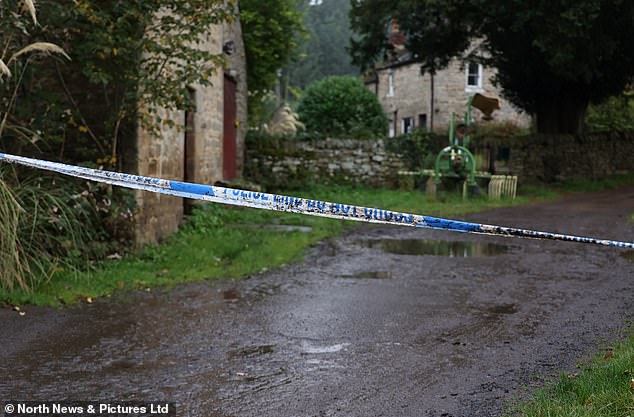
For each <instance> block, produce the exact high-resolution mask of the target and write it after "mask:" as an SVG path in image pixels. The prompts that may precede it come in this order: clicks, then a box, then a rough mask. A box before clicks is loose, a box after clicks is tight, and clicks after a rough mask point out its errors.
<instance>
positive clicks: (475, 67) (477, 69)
mask: <svg viewBox="0 0 634 417" xmlns="http://www.w3.org/2000/svg"><path fill="white" fill-rule="evenodd" d="M481 89H482V64H477V63H475V62H469V64H468V65H467V86H466V88H465V90H467V91H473V90H481Z"/></svg>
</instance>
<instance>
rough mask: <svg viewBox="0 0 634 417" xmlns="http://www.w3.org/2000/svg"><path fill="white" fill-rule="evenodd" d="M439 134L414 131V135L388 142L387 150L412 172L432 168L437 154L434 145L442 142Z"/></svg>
mask: <svg viewBox="0 0 634 417" xmlns="http://www.w3.org/2000/svg"><path fill="white" fill-rule="evenodd" d="M443 139H444V138H439V137H438V135H437V134H435V133H432V132H429V131H427V130H424V129H414V131H413V132H412V133H408V134H405V135H401V136H397V137H395V138H391V139H389V140H386V142H385V144H386V148H387V150H389V151H390V152H393V153H395V154H397V155H399V156H400V157H401V158H402V159H403V160H404V161H405V162H406V163H407V168H408V169H409V170H410V171H418V170H420V169H425V168H432V167H433V165H434V159H435V158H436V152H435V151H434V148H435V146H434V144H435V143H437V142H439V141H442V140H443Z"/></svg>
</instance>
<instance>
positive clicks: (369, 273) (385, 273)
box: [337, 271, 392, 279]
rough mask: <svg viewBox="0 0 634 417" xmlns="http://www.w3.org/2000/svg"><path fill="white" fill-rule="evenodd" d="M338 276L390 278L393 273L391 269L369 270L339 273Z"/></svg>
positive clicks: (349, 277) (347, 277) (346, 277)
mask: <svg viewBox="0 0 634 417" xmlns="http://www.w3.org/2000/svg"><path fill="white" fill-rule="evenodd" d="M337 278H344V279H390V278H392V273H391V272H390V271H367V272H360V273H358V274H349V275H337Z"/></svg>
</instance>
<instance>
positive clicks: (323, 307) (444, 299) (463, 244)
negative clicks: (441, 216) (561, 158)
mask: <svg viewBox="0 0 634 417" xmlns="http://www.w3.org/2000/svg"><path fill="white" fill-rule="evenodd" d="M632 211H634V188H632V187H631V188H627V189H621V190H619V191H610V192H603V193H596V194H590V195H585V196H573V197H569V198H567V199H564V200H562V201H560V202H557V203H551V204H541V205H535V206H530V207H524V208H516V209H502V210H496V211H491V212H487V213H482V214H479V215H475V216H471V217H470V219H473V220H478V221H483V222H487V223H491V224H502V225H509V226H517V227H528V228H537V229H541V230H548V231H555V232H564V233H576V234H580V235H590V236H597V237H605V238H613V239H620V240H626V241H632V240H634V233H633V232H634V225H632V224H630V223H629V222H628V219H627V215H628V213H630V212H632ZM421 239H431V240H436V241H434V242H422V241H420V240H421ZM438 240H440V241H438ZM430 253H434V255H430ZM625 253H628V252H626V251H625V250H619V249H613V248H604V247H594V246H587V245H582V244H576V243H561V242H559V243H558V242H550V241H537V240H525V239H508V238H507V239H505V238H493V237H486V236H473V235H464V234H457V233H448V232H436V231H433V232H432V231H424V230H411V229H408V228H398V227H369V226H368V227H366V226H364V227H360V228H358V229H356V230H355V231H353V232H351V233H350V234H348V235H347V236H345V237H344V238H341V239H338V240H336V241H333V242H326V243H323V244H320V245H319V246H318V247H316V248H315V249H313V250H312V252H311V254H310V255H309V256H308V257H307V260H306V262H304V263H303V264H300V265H294V266H290V267H286V268H283V269H280V270H276V271H272V272H270V273H266V274H261V275H258V276H255V277H252V278H250V279H247V280H244V281H240V282H219V283H218V282H216V283H208V284H197V285H185V286H181V287H179V288H178V289H176V290H173V291H170V292H158V291H155V292H151V293H138V294H130V295H126V296H122V297H120V299H118V300H115V301H111V300H99V301H98V302H96V303H95V304H92V305H86V306H82V307H79V308H74V309H67V310H64V311H54V310H49V309H39V308H27V315H26V316H25V317H20V316H18V315H17V314H16V313H15V312H12V311H9V310H2V311H0V329H2V340H3V342H2V346H3V349H2V352H0V359H1V360H0V375H2V378H0V399H9V398H13V399H23V400H35V399H37V400H50V399H53V398H55V399H71V400H91V401H92V400H98V399H104V400H105V399H107V400H120V401H123V400H144V401H149V400H163V401H175V402H177V403H178V404H179V406H178V407H179V412H178V414H179V415H192V416H284V417H286V416H298V417H299V416H476V415H478V416H490V415H499V414H500V413H501V410H502V409H503V407H504V405H505V402H506V401H508V400H511V399H513V398H515V397H517V396H520V395H524V394H525V393H526V392H529V391H530V390H531V389H532V387H534V386H536V385H539V384H540V378H539V377H541V376H544V375H546V376H547V375H552V374H555V373H557V372H558V371H559V370H568V371H572V370H573V369H574V365H575V363H576V360H577V359H578V358H584V357H587V355H588V354H590V353H592V352H593V351H595V349H598V348H600V347H601V345H602V344H603V343H605V342H606V341H608V340H611V339H614V338H615V337H617V334H618V329H619V328H621V327H622V326H623V324H624V323H625V322H626V320H631V319H633V318H634V262H632V261H630V260H628V258H626V257H625V256H623V255H624V254H625ZM629 253H631V252H629ZM443 255H451V256H443Z"/></svg>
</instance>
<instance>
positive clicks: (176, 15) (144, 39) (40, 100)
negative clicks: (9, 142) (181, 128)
mask: <svg viewBox="0 0 634 417" xmlns="http://www.w3.org/2000/svg"><path fill="white" fill-rule="evenodd" d="M233 5H234V2H233V1H228V2H225V1H223V0H211V1H209V0H138V1H131V2H126V1H106V0H77V1H74V2H58V1H54V0H41V1H39V2H38V8H39V12H40V13H39V15H40V25H39V26H37V27H32V28H29V30H28V31H27V32H28V36H35V37H38V38H44V39H47V40H49V41H51V42H54V43H56V44H58V45H61V46H63V47H64V49H65V50H66V51H67V53H68V55H70V58H71V61H70V62H59V61H58V62H55V63H54V64H53V65H51V63H50V62H46V63H42V64H38V63H33V64H32V65H31V66H30V70H29V71H27V72H25V74H24V82H23V86H22V87H21V89H22V91H21V92H20V94H21V97H20V105H19V106H17V107H16V114H15V121H16V122H17V123H19V124H22V125H25V126H30V127H31V128H33V129H34V130H37V131H39V132H41V133H42V136H48V137H49V138H51V139H52V141H50V142H49V144H52V146H53V147H60V146H61V147H63V148H64V149H66V152H71V153H72V152H73V150H74V149H77V148H81V149H83V150H84V151H83V152H76V153H74V154H72V156H71V159H79V160H82V159H84V158H88V159H90V160H93V161H94V160H95V159H96V158H100V159H101V160H102V161H104V160H105V161H114V160H116V156H117V149H118V144H119V143H120V141H121V136H122V134H123V136H125V138H124V140H127V139H128V138H132V137H133V136H134V129H133V128H134V126H135V124H136V123H137V121H140V122H141V123H143V125H144V127H146V128H147V129H149V130H150V131H152V132H158V130H159V129H160V128H161V126H163V125H173V124H174V121H173V120H170V119H168V118H166V117H164V116H163V115H162V113H161V112H160V111H159V110H160V109H167V110H184V109H187V108H191V106H192V104H193V103H190V102H189V97H190V94H189V91H188V88H189V87H190V86H192V85H201V86H209V85H211V79H212V77H211V76H212V74H214V73H215V72H216V71H217V69H218V68H220V67H221V66H222V65H223V63H224V59H223V56H222V54H216V53H213V52H211V51H210V50H209V49H207V48H205V47H204V46H203V44H202V42H201V40H202V39H204V36H206V35H207V34H208V33H209V31H210V30H211V28H212V27H213V26H214V25H217V24H222V23H224V22H226V21H229V20H231V19H232V18H233V16H234V9H233ZM20 30H21V29H20V28H19V27H16V28H11V30H10V31H7V32H4V31H3V36H6V37H8V38H11V37H13V36H16V35H20ZM126 127H127V129H128V130H127V131H125V132H124V130H125V129H126Z"/></svg>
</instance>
